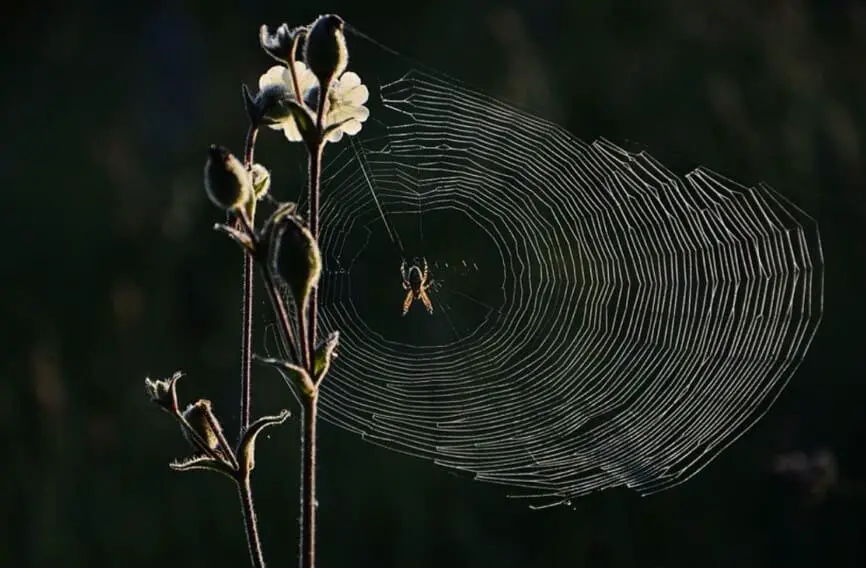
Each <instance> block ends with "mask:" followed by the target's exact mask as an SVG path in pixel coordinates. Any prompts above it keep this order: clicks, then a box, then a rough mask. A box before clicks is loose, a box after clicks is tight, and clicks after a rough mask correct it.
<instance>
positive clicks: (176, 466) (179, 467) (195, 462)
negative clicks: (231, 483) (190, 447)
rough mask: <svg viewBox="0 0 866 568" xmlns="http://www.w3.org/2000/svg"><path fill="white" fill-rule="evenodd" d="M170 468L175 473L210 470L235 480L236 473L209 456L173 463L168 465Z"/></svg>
mask: <svg viewBox="0 0 866 568" xmlns="http://www.w3.org/2000/svg"><path fill="white" fill-rule="evenodd" d="M168 467H170V468H171V469H173V470H174V471H196V470H210V471H215V472H217V473H221V474H223V475H225V476H227V477H229V478H230V479H235V471H234V470H233V469H232V468H230V467H229V466H228V465H227V464H225V463H223V462H221V461H219V460H215V459H213V458H209V457H207V456H198V457H192V458H189V459H185V460H182V461H173V462H171V463H170V464H168Z"/></svg>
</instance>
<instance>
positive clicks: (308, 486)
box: [301, 391, 319, 568]
mask: <svg viewBox="0 0 866 568" xmlns="http://www.w3.org/2000/svg"><path fill="white" fill-rule="evenodd" d="M318 403H319V393H318V392H317V391H314V392H312V393H310V394H309V395H306V396H304V397H303V405H304V412H303V414H304V426H303V433H302V438H303V440H302V442H301V443H302V445H303V449H302V457H301V459H302V467H301V487H302V489H301V491H302V496H301V568H314V567H315V566H316V509H317V507H318V503H317V501H316V420H317V416H316V414H317V412H318Z"/></svg>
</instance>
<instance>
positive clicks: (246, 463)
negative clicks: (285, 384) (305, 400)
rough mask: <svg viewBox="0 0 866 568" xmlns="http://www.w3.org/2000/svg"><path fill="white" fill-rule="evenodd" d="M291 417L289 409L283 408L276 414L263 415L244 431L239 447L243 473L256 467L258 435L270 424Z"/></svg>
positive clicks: (272, 424)
mask: <svg viewBox="0 0 866 568" xmlns="http://www.w3.org/2000/svg"><path fill="white" fill-rule="evenodd" d="M288 417H289V411H288V410H281V411H280V413H279V414H278V415H276V416H263V417H261V418H259V419H258V420H256V421H255V422H253V423H252V424H250V427H249V428H247V429H246V431H245V432H244V435H243V438H241V443H240V446H239V447H238V458H240V471H241V473H244V472H245V473H249V472H251V471H252V470H253V468H255V467H256V460H255V453H256V437H257V436H258V435H259V434H260V433H261V431H262V430H264V429H265V428H267V427H268V426H274V425H275V424H282V423H283V422H285V421H286V419H287V418H288Z"/></svg>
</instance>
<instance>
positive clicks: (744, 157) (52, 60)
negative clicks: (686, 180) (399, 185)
mask: <svg viewBox="0 0 866 568" xmlns="http://www.w3.org/2000/svg"><path fill="white" fill-rule="evenodd" d="M323 11H334V12H337V13H340V14H342V15H343V16H344V17H345V18H346V19H347V20H348V21H350V22H351V23H353V24H354V25H355V26H356V27H358V28H360V29H361V30H364V31H365V32H366V33H368V34H369V35H371V36H373V37H374V38H376V39H378V40H379V41H382V42H383V43H385V44H387V45H389V46H391V47H394V48H396V49H398V50H399V51H401V52H402V53H404V54H406V55H407V56H409V57H412V58H414V59H417V60H419V61H423V62H424V63H426V64H428V65H430V66H432V67H434V68H437V69H440V70H442V71H444V72H446V73H448V74H451V75H454V76H456V77H458V78H460V79H463V80H465V81H467V82H468V83H469V84H471V85H474V86H475V87H477V88H479V89H481V90H483V91H485V92H487V93H490V94H492V95H494V96H497V97H499V98H503V99H506V100H508V101H511V102H514V103H516V104H518V105H521V106H524V107H527V108H530V109H532V110H533V111H535V112H537V113H538V114H541V115H542V116H545V117H547V118H550V119H552V120H554V121H557V122H559V123H561V124H563V125H564V126H566V127H567V128H568V129H569V130H571V131H572V132H574V133H575V134H576V135H577V136H578V137H580V138H582V139H594V138H595V137H598V136H604V137H606V138H608V139H611V140H613V141H615V142H621V143H625V142H627V143H629V144H631V145H632V146H631V147H632V148H635V147H637V148H646V149H648V150H649V151H651V153H652V154H653V155H654V156H655V157H656V158H658V159H659V160H660V161H661V162H663V163H665V165H667V166H668V167H670V168H672V169H674V170H675V171H681V172H682V171H686V169H688V168H690V167H693V166H694V165H696V164H698V163H700V164H704V165H706V166H708V167H710V168H712V169H714V170H717V171H720V172H723V173H725V174H726V175H728V176H730V177H732V178H734V179H737V180H739V181H742V182H744V183H749V184H751V183H755V182H758V181H766V182H767V183H769V184H770V185H772V186H773V187H774V188H776V189H777V190H778V191H780V192H781V193H782V194H784V195H786V196H788V197H789V198H790V199H792V200H794V201H795V202H796V203H797V204H798V205H800V206H801V207H803V208H804V209H806V210H807V211H809V212H810V213H811V214H813V215H815V216H816V217H817V218H818V220H819V222H820V223H821V230H822V238H823V242H824V254H825V258H826V283H827V285H826V297H825V314H824V320H823V323H822V325H821V327H820V329H819V331H818V335H817V336H816V339H815V342H814V344H813V347H812V349H811V350H810V352H809V353H808V355H807V359H806V361H805V363H804V365H803V367H802V368H801V371H800V372H799V373H798V374H797V375H796V376H795V378H794V380H793V381H792V382H791V384H790V386H789V388H788V389H787V390H786V391H785V393H784V394H783V395H782V397H781V398H780V400H779V401H778V403H777V405H776V406H775V407H774V408H773V410H772V411H771V412H770V413H769V414H768V415H767V417H766V418H765V419H764V420H763V421H761V422H760V423H759V424H758V425H757V426H756V427H755V428H754V429H753V430H752V431H750V432H749V433H748V434H747V435H746V436H744V437H743V438H742V439H741V441H739V442H738V443H737V444H735V445H734V446H733V447H731V448H730V449H729V450H728V451H727V452H725V453H724V454H723V455H722V456H721V457H720V458H719V459H718V460H717V461H715V462H713V464H711V466H710V467H708V468H707V469H706V470H705V471H704V472H703V473H702V474H701V475H699V476H698V477H696V478H695V479H694V480H692V481H690V482H689V483H687V484H686V485H684V486H682V487H679V488H676V489H674V490H672V491H669V492H666V493H663V494H660V495H657V496H654V497H651V498H646V499H642V498H640V497H638V496H636V495H634V494H632V493H629V492H628V491H625V490H615V491H609V492H604V493H601V494H596V495H593V496H591V497H588V498H585V499H581V500H579V501H577V502H576V503H575V506H574V509H573V510H571V509H567V508H560V509H553V510H547V511H542V512H533V511H529V510H528V509H527V508H526V504H525V503H524V502H521V501H515V500H509V499H506V498H505V497H504V494H505V492H506V491H505V490H504V489H503V488H499V487H494V486H488V485H485V484H481V483H475V482H471V481H468V480H466V479H463V478H458V477H455V476H453V475H449V473H448V472H446V471H444V470H441V469H439V468H437V467H435V466H433V465H432V464H429V463H426V462H423V461H420V460H416V459H412V458H409V457H404V456H402V455H399V454H396V453H393V452H389V451H387V450H384V449H381V448H378V447H375V446H372V445H369V444H366V443H364V442H362V441H361V440H359V439H358V438H356V437H355V436H353V435H350V434H347V433H344V432H341V431H339V430H337V429H335V428H333V427H330V426H327V425H325V426H323V427H322V435H321V436H322V437H321V458H320V459H321V462H320V463H321V469H320V492H321V495H320V502H321V507H320V510H319V515H320V532H319V543H320V564H321V566H377V567H385V566H406V567H408V566H412V567H425V566H454V567H457V566H497V567H500V568H504V567H509V566H515V567H516V566H520V567H529V566H551V567H554V566H555V567H559V566H593V567H595V566H599V567H601V566H652V567H656V566H658V567H666V566H743V567H746V566H783V565H785V566H861V565H863V564H864V563H866V548H864V547H866V545H863V544H860V541H861V540H862V536H863V533H864V529H866V522H864V513H866V492H864V484H866V480H864V465H866V464H864V458H863V452H862V446H863V443H864V435H866V421H864V418H863V416H864V415H863V405H864V398H866V389H864V386H863V385H864V382H863V372H862V360H863V355H862V352H863V348H862V345H863V344H862V327H861V326H862V323H863V321H864V317H863V316H864V311H866V302H864V299H863V293H862V290H863V284H864V282H866V274H864V268H863V262H864V259H866V258H864V257H866V254H864V252H866V248H864V244H866V239H864V237H863V231H862V229H863V225H864V222H866V194H864V191H863V183H864V148H863V137H862V135H861V132H863V126H864V124H866V116H864V107H863V102H864V101H866V88H864V87H866V70H864V69H866V66H864V61H866V7H864V6H863V5H861V4H860V3H858V2H852V1H844V0H835V1H828V0H822V1H817V0H816V1H812V2H805V1H796V0H791V1H787V2H781V1H780V2H747V1H737V2H729V1H723V0H706V1H703V2H692V1H687V0H664V1H662V2H655V3H652V6H650V5H649V3H640V4H639V3H636V2H597V1H592V2H590V1H587V2H545V1H538V0H533V1H528V0H521V1H517V2H513V3H488V2H466V1H464V0H437V1H435V2H433V1H426V0H416V1H413V2H364V3H361V2H333V3H330V4H329V5H327V6H324V5H323V6H318V5H315V6H313V5H310V6H304V5H302V4H299V3H289V2H203V1H188V2H175V1H164V2H157V1H154V2H138V3H136V2H130V3H126V4H122V3H115V2H108V1H90V2H87V1H80V2H74V3H63V4H60V3H57V4H51V3H45V4H43V3H26V4H25V3H13V4H10V6H9V7H7V8H6V11H5V14H4V20H3V23H2V24H0V25H2V27H3V28H4V29H3V40H2V42H3V51H2V53H3V59H2V60H3V81H2V84H3V88H2V91H0V97H2V99H0V101H2V104H0V126H2V132H3V134H4V137H5V144H4V145H3V151H2V153H0V182H2V191H3V195H4V196H5V203H6V215H5V221H4V223H3V235H4V243H5V254H4V256H5V259H4V260H5V262H4V263H3V270H4V273H3V277H2V279H0V287H2V288H0V291H2V293H0V298H2V300H0V314H2V322H3V325H2V345H3V348H4V351H3V353H2V355H3V357H2V367H0V368H2V373H3V376H2V382H0V421H2V422H0V425H2V426H0V427H2V432H3V439H4V443H3V447H4V448H5V449H6V451H5V453H4V456H3V458H2V470H0V471H2V475H3V478H2V483H0V513H2V514H0V522H2V527H0V529H2V532H0V534H2V540H0V564H2V565H9V566H61V565H62V566H70V567H74V566H95V565H124V566H155V565H168V566H174V565H181V564H182V565H186V566H207V565H214V563H216V565H234V566H243V565H244V564H245V563H246V562H247V556H246V554H247V553H246V548H245V543H244V536H243V532H242V524H241V518H240V513H239V510H238V507H237V505H236V500H237V498H236V496H235V494H234V492H233V489H232V487H231V485H230V483H228V482H227V481H226V480H224V479H222V478H219V477H218V476H216V475H210V474H196V473H192V474H176V473H173V472H171V471H169V469H168V467H167V463H168V462H169V461H170V460H171V459H174V458H176V457H181V456H183V455H184V453H185V448H184V446H183V442H182V440H181V438H180V436H178V435H177V432H176V427H175V426H174V424H173V423H172V422H171V421H170V420H169V419H168V418H167V417H166V416H164V415H162V414H160V413H159V412H158V411H157V410H156V409H155V408H154V407H153V406H152V405H150V404H149V403H148V402H147V401H146V399H145V396H144V393H143V388H142V381H143V378H144V377H145V376H146V375H153V376H163V375H168V374H170V373H171V372H173V371H174V370H175V369H183V370H184V371H185V372H186V373H187V374H188V377H187V378H186V379H185V382H184V383H182V385H181V395H182V396H183V397H185V398H187V399H189V398H192V397H198V396H202V397H207V398H211V399H212V400H214V403H215V405H216V407H217V409H218V410H219V409H220V408H225V409H232V408H233V400H234V396H235V392H236V389H237V385H236V383H235V380H236V379H235V376H236V369H237V365H238V350H237V347H236V344H237V341H238V334H239V330H238V316H239V310H238V304H239V258H238V255H237V251H236V250H235V249H234V248H233V247H232V246H231V245H230V244H229V243H227V242H226V240H225V239H224V238H222V237H219V236H218V235H215V234H214V233H213V232H212V231H211V230H210V225H211V224H212V223H213V222H214V220H216V219H217V218H218V215H217V214H216V212H215V211H214V209H213V208H212V207H211V206H210V205H209V204H208V203H207V201H206V198H205V196H204V193H203V191H202V187H201V167H202V164H203V162H204V149H205V148H206V146H207V145H208V144H210V143H211V142H220V143H224V144H227V145H230V146H232V147H233V148H237V149H240V146H241V145H242V137H243V132H244V129H245V116H244V113H243V108H242V106H241V103H240V96H239V85H240V83H241V82H242V81H243V82H246V83H248V84H250V85H253V84H255V82H256V80H257V79H258V76H259V75H260V74H261V73H262V72H263V71H264V70H266V69H267V67H268V66H269V65H270V64H271V63H270V61H269V60H268V59H267V57H266V56H265V55H264V54H263V53H262V52H261V51H260V49H259V47H258V42H257V30H258V27H259V25H260V24H262V23H268V24H272V25H274V24H278V23H280V22H283V21H287V22H289V23H290V24H299V23H306V22H308V21H310V20H311V19H312V18H314V17H315V16H316V15H318V14H319V13H321V12H323ZM276 138H277V137H276V136H270V137H267V139H266V140H264V141H263V142H262V144H261V146H262V153H261V156H262V159H263V161H265V162H266V163H267V160H268V159H272V160H276V159H278V158H277V157H278V156H279V146H280V144H279V143H278V142H277V141H276ZM281 167H284V168H285V169H286V171H289V170H290V169H291V168H292V167H295V166H281ZM296 171H297V168H296ZM256 378H257V382H256V385H257V391H256V408H257V409H260V410H261V411H262V412H265V411H275V410H277V409H279V408H281V407H284V406H287V407H290V408H292V409H293V410H294V406H293V401H292V399H291V396H290V394H289V393H288V391H287V390H286V389H285V388H284V387H283V385H282V384H281V383H280V381H279V379H278V378H276V377H273V376H271V375H269V374H268V373H267V372H264V373H262V372H261V371H260V372H259V373H258V374H257V375H256ZM225 412H226V415H227V417H226V421H227V422H231V421H232V420H233V419H234V418H235V416H234V415H232V413H231V410H226V411H225ZM227 427H228V428H229V430H230V431H233V430H234V428H235V425H234V424H233V423H230V424H227ZM297 436H298V432H297V421H296V419H293V420H292V424H291V425H289V426H286V427H283V428H281V429H279V430H273V431H272V432H271V435H270V437H268V438H267V439H264V440H263V441H262V443H261V444H260V451H259V456H258V459H257V462H258V464H259V467H258V469H257V470H256V473H255V476H254V484H255V490H256V497H257V502H258V505H259V516H260V522H261V528H262V532H263V545H264V549H265V554H266V556H267V558H268V559H269V562H270V564H269V565H272V566H286V565H293V564H294V562H295V560H294V558H295V554H296V541H297V532H298V529H297V506H296V489H297V480H298V470H297V451H296V445H295V444H296V440H297ZM820 450H825V451H827V452H830V453H832V455H834V456H835V458H836V459H837V461H838V476H837V478H836V479H835V480H834V482H833V483H831V484H830V486H829V488H828V489H827V490H826V491H825V492H824V491H818V490H817V489H816V485H815V484H814V483H810V482H808V481H804V480H802V479H801V480H797V479H791V478H782V477H780V476H777V475H774V474H772V472H771V465H772V463H773V461H774V459H775V458H776V457H777V456H778V455H779V454H780V453H783V452H789V451H803V452H806V453H807V454H809V455H811V454H812V453H813V452H816V451H820Z"/></svg>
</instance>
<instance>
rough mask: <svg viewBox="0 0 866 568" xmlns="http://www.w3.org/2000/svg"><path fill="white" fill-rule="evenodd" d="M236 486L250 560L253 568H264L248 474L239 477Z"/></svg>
mask: <svg viewBox="0 0 866 568" xmlns="http://www.w3.org/2000/svg"><path fill="white" fill-rule="evenodd" d="M237 486H238V495H239V496H240V498H241V508H242V509H243V512H244V528H245V529H246V533H247V546H248V547H249V550H250V560H251V561H252V563H253V568H265V558H264V556H263V555H262V543H261V541H260V540H259V529H258V525H257V523H256V510H255V507H253V491H252V487H251V485H250V474H249V472H246V473H242V474H240V475H239V479H237Z"/></svg>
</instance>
